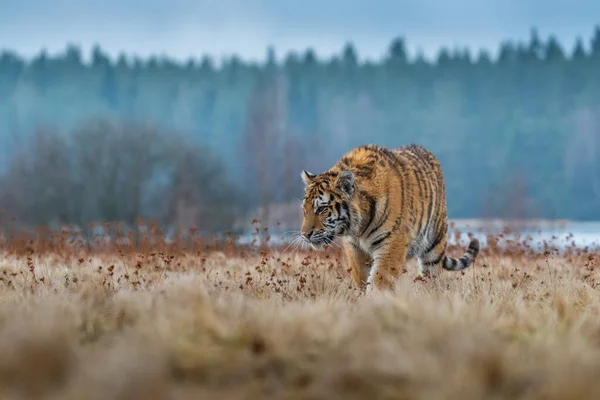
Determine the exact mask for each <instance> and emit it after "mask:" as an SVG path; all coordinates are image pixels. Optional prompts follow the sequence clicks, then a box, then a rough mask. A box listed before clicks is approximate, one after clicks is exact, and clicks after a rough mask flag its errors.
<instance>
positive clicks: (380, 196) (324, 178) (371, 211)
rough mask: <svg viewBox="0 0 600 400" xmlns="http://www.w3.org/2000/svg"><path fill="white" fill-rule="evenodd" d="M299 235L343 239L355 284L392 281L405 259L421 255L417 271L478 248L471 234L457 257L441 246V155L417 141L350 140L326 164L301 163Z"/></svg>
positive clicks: (467, 257)
mask: <svg viewBox="0 0 600 400" xmlns="http://www.w3.org/2000/svg"><path fill="white" fill-rule="evenodd" d="M301 178H302V181H303V182H304V199H303V201H302V226H301V230H300V237H301V240H302V241H303V242H304V243H307V244H308V245H309V246H311V247H312V248H313V249H314V250H316V251H320V250H322V249H323V248H324V247H326V246H328V245H331V244H333V242H334V240H335V239H336V238H337V237H340V238H342V239H343V250H344V253H345V256H346V257H345V258H346V260H347V263H348V264H349V267H350V272H351V277H352V280H353V281H354V283H355V284H356V286H357V287H358V288H359V289H360V290H361V291H365V292H370V291H371V290H373V289H375V288H382V289H384V288H391V287H392V285H393V282H394V280H395V279H396V278H398V277H399V275H400V274H401V271H402V270H404V265H405V263H406V262H407V261H408V260H410V259H413V258H414V257H417V258H418V265H419V267H418V275H417V279H424V278H425V277H429V278H435V277H437V276H438V275H439V273H440V271H441V270H442V268H443V269H445V270H448V271H460V270H463V269H465V268H467V267H469V266H470V265H472V264H473V263H474V262H475V260H476V258H477V256H478V255H479V241H478V240H477V239H476V238H473V239H471V241H470V243H469V245H468V248H467V250H466V253H464V255H463V256H462V257H461V258H459V259H456V258H451V257H449V256H448V255H447V254H446V244H447V239H448V217H447V209H446V188H445V183H444V176H443V173H442V168H441V165H440V162H439V160H438V159H437V158H436V156H435V155H433V154H432V153H431V152H430V151H429V150H427V149H425V148H423V147H422V146H420V145H416V144H410V145H407V146H403V147H399V148H394V149H391V148H387V147H383V146H379V145H375V144H368V145H362V146H359V147H355V148H353V149H351V150H350V151H348V152H347V153H346V154H344V155H343V156H342V157H341V158H340V159H339V160H338V161H337V162H336V163H335V164H334V166H333V167H331V168H330V169H329V170H327V171H325V172H322V173H320V174H313V173H311V172H308V171H306V170H302V172H301Z"/></svg>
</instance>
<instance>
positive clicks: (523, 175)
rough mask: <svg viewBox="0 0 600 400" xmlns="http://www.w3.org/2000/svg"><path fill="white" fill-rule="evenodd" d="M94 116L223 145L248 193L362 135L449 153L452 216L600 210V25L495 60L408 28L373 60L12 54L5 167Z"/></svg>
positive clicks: (279, 192)
mask: <svg viewBox="0 0 600 400" xmlns="http://www.w3.org/2000/svg"><path fill="white" fill-rule="evenodd" d="M89 117H102V118H104V119H106V120H112V121H121V120H129V121H138V122H144V123H148V124H152V125H153V126H156V127H157V129H159V130H164V131H174V132H181V133H182V134H183V135H184V136H185V137H186V138H187V139H188V140H189V142H190V143H197V144H202V145H203V146H205V147H206V148H208V149H211V150H212V151H213V152H214V154H215V155H218V157H220V159H221V160H222V163H223V166H224V168H225V170H226V172H227V176H228V177H229V179H230V180H231V182H232V185H234V186H235V188H236V190H238V192H237V193H239V196H240V199H242V200H243V201H244V202H246V203H247V204H249V205H264V206H266V205H268V204H273V203H296V202H297V199H298V198H301V197H302V184H301V182H300V179H299V171H300V170H301V169H302V168H305V169H308V170H310V171H313V172H319V171H322V170H324V169H326V168H328V167H329V166H330V165H331V164H332V163H333V162H334V161H335V160H336V159H337V158H338V157H339V156H340V155H341V154H342V153H344V152H345V151H347V150H348V149H350V148H351V147H352V146H355V145H359V144H363V143H379V144H382V145H386V146H401V145H404V144H408V143H411V142H415V143H419V144H422V145H424V146H426V147H428V148H430V149H431V150H432V151H433V152H435V153H436V154H437V155H438V156H439V158H440V160H441V161H442V164H443V167H444V173H445V177H446V180H447V192H448V206H449V214H450V217H452V218H461V217H467V218H472V217H482V216H484V217H485V216H496V217H545V218H576V219H600V207H598V204H600V27H597V28H595V30H594V31H593V33H592V35H591V38H590V39H589V40H588V41H587V43H586V42H584V41H583V40H578V41H577V43H575V45H574V47H573V48H565V47H563V45H562V44H561V43H560V42H559V41H558V40H556V38H554V37H552V36H550V37H547V38H541V37H540V36H539V35H538V34H537V33H536V31H535V30H532V33H531V37H530V38H529V39H528V40H526V41H524V42H510V41H509V42H504V43H501V44H500V48H499V53H498V56H495V57H492V56H491V55H490V54H489V53H486V52H484V51H482V52H479V53H477V54H472V53H470V52H469V51H468V50H463V49H442V50H441V51H440V52H439V55H438V57H437V59H436V60H435V61H431V62H430V61H427V60H425V59H424V58H422V57H416V58H415V59H412V58H409V57H408V56H407V52H406V46H405V41H404V39H403V38H397V39H395V40H393V41H392V43H391V44H390V46H389V51H388V53H387V55H386V56H385V57H383V58H382V59H381V60H380V61H378V62H359V57H358V54H357V50H356V49H355V48H354V47H353V46H352V45H351V44H348V45H347V46H345V47H344V48H343V49H341V52H340V54H339V55H337V56H335V57H332V58H330V59H327V60H322V59H318V58H317V57H316V56H315V53H314V52H313V51H311V50H310V49H308V50H306V51H305V52H301V53H290V54H287V55H286V56H285V59H284V60H283V61H282V62H277V60H276V57H275V54H274V52H273V51H268V53H267V57H266V60H265V62H264V63H248V62H244V61H242V60H240V59H239V58H237V57H232V58H230V59H228V60H226V61H225V62H224V63H223V64H222V65H220V66H219V67H217V66H215V64H214V62H213V61H212V60H211V59H210V58H208V57H204V58H202V59H200V60H190V61H189V62H187V63H177V62H174V61H172V60H169V59H164V58H150V59H146V60H141V59H131V58H128V57H126V56H120V57H118V59H116V60H113V59H110V58H109V57H108V56H107V55H106V54H105V53H103V51H102V50H101V49H100V48H98V47H96V48H95V49H94V50H93V53H92V59H91V62H90V63H84V62H83V60H82V53H81V50H80V49H78V48H76V47H73V46H70V47H68V49H67V51H66V52H65V54H63V55H60V56H53V57H51V56H49V55H48V54H46V53H44V52H41V53H40V54H39V55H38V56H37V57H35V58H34V59H33V60H30V61H25V60H23V59H22V58H20V57H19V56H18V55H17V54H14V53H11V52H10V51H4V52H2V54H1V55H0V140H1V141H2V143H1V144H2V146H1V147H0V148H1V149H3V151H4V152H5V153H6V154H5V155H4V157H3V158H2V159H3V160H5V161H6V162H5V163H4V165H3V166H2V167H3V168H4V170H8V168H9V165H8V164H9V160H12V158H9V157H8V156H9V155H10V154H13V149H15V148H19V146H21V147H23V145H22V143H23V142H27V140H28V138H30V137H31V135H33V133H34V132H37V131H39V127H40V126H48V127H53V128H54V129H56V130H58V131H61V132H65V131H71V130H73V129H75V127H77V126H81V121H83V120H85V119H86V118H89ZM94 129H100V128H97V127H96V128H94ZM92 130H93V129H92ZM84 131H85V129H84ZM81 134H82V135H84V136H81V137H82V138H83V137H86V136H85V135H87V133H86V134H84V133H83V132H82V133H81ZM95 134H96V135H97V136H98V138H97V139H94V140H98V141H99V142H102V140H103V139H101V137H102V133H101V130H99V131H98V132H96V133H95ZM82 140H83V139H82ZM123 140H124V139H123ZM90 148H91V147H90ZM91 151H93V150H91ZM190 157H191V158H190V160H195V157H196V156H195V155H194V154H192V155H190ZM197 157H198V159H201V157H200V156H197ZM190 162H192V161H190ZM193 162H199V161H197V160H195V161H193ZM148 179H150V178H148ZM152 179H154V178H152ZM156 179H158V178H156ZM223 179H226V178H223ZM93 198H95V197H94V196H92V195H90V199H93ZM90 201H91V200H90ZM59 203H61V202H59ZM61 204H62V203H61ZM129 207H130V208H129V209H128V210H130V211H127V213H130V214H131V213H132V212H133V211H131V209H132V208H131V207H133V206H129ZM133 209H135V208H133ZM119 212H121V211H119ZM123 212H125V211H123ZM89 213H91V214H93V213H92V212H91V211H89ZM115 213H116V212H115ZM91 214H90V215H91ZM130 214H128V215H130ZM86 215H87V214H86ZM114 215H117V214H114ZM118 216H122V215H121V214H118ZM78 218H83V217H82V216H79V217H78Z"/></svg>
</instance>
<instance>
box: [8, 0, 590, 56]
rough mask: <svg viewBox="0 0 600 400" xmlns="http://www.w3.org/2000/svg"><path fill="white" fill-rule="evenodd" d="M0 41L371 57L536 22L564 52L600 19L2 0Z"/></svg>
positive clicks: (247, 1)
mask: <svg viewBox="0 0 600 400" xmlns="http://www.w3.org/2000/svg"><path fill="white" fill-rule="evenodd" d="M0 1H1V2H2V5H1V6H0V48H9V49H12V50H16V51H18V52H19V53H20V54H22V55H24V56H26V57H30V56H32V55H33V54H36V53H38V52H39V50H40V49H41V48H42V47H45V48H46V49H47V50H48V51H49V52H50V53H56V52H60V51H63V50H64V48H65V46H66V44H67V43H68V42H72V43H75V44H78V45H80V46H81V47H82V49H83V50H84V52H85V53H86V54H88V53H89V49H90V48H91V47H92V45H93V44H94V43H98V44H100V45H101V46H102V47H103V48H104V49H105V50H106V51H108V52H109V54H111V55H112V56H114V55H116V54H118V53H119V52H120V51H125V52H126V53H129V54H137V55H140V56H147V55H149V54H166V55H169V56H170V57H173V58H177V59H187V58H188V57H196V58H199V57H200V56H202V55H203V54H210V55H212V56H213V57H215V58H216V59H217V60H218V59H219V58H220V57H221V56H223V55H230V54H232V53H234V52H235V53H237V54H239V55H241V56H242V57H243V58H244V59H254V60H262V59H264V56H265V54H266V48H267V46H269V45H273V46H274V47H275V48H276V50H277V55H278V56H279V57H281V56H282V55H283V54H285V52H287V51H288V50H290V49H293V50H299V51H303V50H305V49H306V48H307V47H312V48H313V49H315V51H316V52H317V55H319V56H320V57H321V56H325V57H329V56H330V55H331V54H332V53H334V52H339V50H340V49H341V48H342V47H343V45H344V43H345V42H347V41H349V40H351V41H352V42H353V43H354V44H355V45H356V48H357V51H358V53H359V56H360V57H361V58H365V57H366V58H370V59H377V58H379V57H381V55H383V54H384V53H385V51H386V50H387V46H388V44H389V42H390V40H391V38H392V37H394V36H398V35H402V36H404V37H405V38H406V40H407V45H408V48H409V51H410V52H411V53H412V54H414V51H415V50H416V49H417V48H420V49H422V51H423V52H424V53H425V54H426V55H427V56H431V55H434V54H436V52H437V50H438V49H439V47H440V46H442V45H445V46H449V47H453V46H460V47H464V46H468V47H471V48H472V49H475V50H477V49H480V48H486V49H488V50H489V51H491V52H492V54H495V52H496V50H497V47H498V44H499V42H500V41H501V40H504V39H508V38H516V39H526V38H528V36H529V31H530V28H531V27H532V26H536V27H537V28H538V31H539V33H540V35H541V36H542V37H546V36H547V35H548V34H551V33H552V34H556V35H557V37H558V38H559V40H560V41H561V42H562V43H563V44H564V45H565V46H567V49H568V50H570V49H571V47H572V45H573V42H574V40H575V38H576V36H582V37H583V39H584V40H585V44H586V46H587V44H588V42H589V38H590V36H591V34H592V31H593V28H594V26H595V25H596V24H600V1H599V0H571V1H566V0H563V1H557V0H529V1H526V0H487V1H486V0H456V1H450V0H395V1H394V0H327V1H326V0H319V1H318V0H302V1H292V0H195V1H194V0H169V1H165V0H101V1H93V2H92V1H85V0H0Z"/></svg>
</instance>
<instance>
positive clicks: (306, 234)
mask: <svg viewBox="0 0 600 400" xmlns="http://www.w3.org/2000/svg"><path fill="white" fill-rule="evenodd" d="M312 234H313V231H310V232H302V233H301V235H302V237H303V238H304V239H310V237H311V236H312Z"/></svg>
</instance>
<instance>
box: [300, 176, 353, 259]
mask: <svg viewBox="0 0 600 400" xmlns="http://www.w3.org/2000/svg"><path fill="white" fill-rule="evenodd" d="M301 177H302V180H303V181H304V185H305V192H304V201H303V203H302V211H303V217H302V228H301V231H300V234H301V236H302V239H303V240H304V241H305V242H307V243H309V244H310V245H311V246H312V247H313V248H315V249H322V248H323V246H324V245H326V244H331V243H332V242H333V240H334V238H335V237H336V236H343V235H345V234H348V233H350V228H351V225H352V217H351V214H352V201H353V198H354V194H355V192H356V187H355V185H356V182H355V179H354V174H353V173H352V172H351V171H339V172H337V171H336V172H333V171H327V172H324V173H322V174H319V175H315V174H312V173H310V172H307V171H302V174H301Z"/></svg>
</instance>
